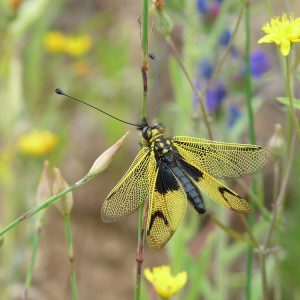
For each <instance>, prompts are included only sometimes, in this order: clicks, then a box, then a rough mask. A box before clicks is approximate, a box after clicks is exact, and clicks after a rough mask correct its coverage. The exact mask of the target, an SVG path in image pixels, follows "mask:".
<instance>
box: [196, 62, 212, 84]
mask: <svg viewBox="0 0 300 300" xmlns="http://www.w3.org/2000/svg"><path fill="white" fill-rule="evenodd" d="M197 69H198V76H199V77H203V78H204V79H206V80H209V79H210V77H211V76H212V73H213V71H214V66H213V64H212V63H210V62H209V61H208V60H206V59H205V60H202V61H201V62H200V63H199V64H198V68H197Z"/></svg>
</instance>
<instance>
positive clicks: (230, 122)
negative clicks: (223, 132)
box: [228, 104, 242, 128]
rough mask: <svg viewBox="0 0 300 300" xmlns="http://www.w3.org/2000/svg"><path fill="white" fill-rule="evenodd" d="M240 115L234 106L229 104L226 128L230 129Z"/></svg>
mask: <svg viewBox="0 0 300 300" xmlns="http://www.w3.org/2000/svg"><path fill="white" fill-rule="evenodd" d="M241 115H242V113H241V111H240V110H239V108H238V106H237V105H236V104H231V105H230V106H229V120H228V128H232V127H233V126H234V124H235V123H236V121H238V119H239V118H240V117H241Z"/></svg>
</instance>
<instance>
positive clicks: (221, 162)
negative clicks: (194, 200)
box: [173, 136, 272, 178]
mask: <svg viewBox="0 0 300 300" xmlns="http://www.w3.org/2000/svg"><path fill="white" fill-rule="evenodd" d="M173 143H174V145H175V147H176V149H177V150H178V152H179V153H180V155H181V156H182V157H184V159H185V160H186V161H188V162H189V163H191V164H192V165H194V166H197V167H198V168H201V169H202V170H203V171H205V172H207V173H208V174H210V175H212V176H214V177H218V178H228V177H239V176H241V175H247V174H253V173H255V172H257V171H258V170H259V169H261V168H262V167H264V166H265V165H266V164H267V163H268V162H269V161H270V160H271V158H272V153H271V151H270V150H269V149H265V148H262V147H260V146H256V145H248V144H235V143H222V142H215V141H210V140H205V139H199V138H194V137H187V136H175V137H174V138H173Z"/></svg>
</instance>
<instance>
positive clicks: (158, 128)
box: [142, 124, 173, 159]
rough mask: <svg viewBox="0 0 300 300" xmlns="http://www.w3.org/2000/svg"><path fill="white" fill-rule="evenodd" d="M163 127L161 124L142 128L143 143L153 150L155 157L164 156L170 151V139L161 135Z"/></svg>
mask: <svg viewBox="0 0 300 300" xmlns="http://www.w3.org/2000/svg"><path fill="white" fill-rule="evenodd" d="M163 133H164V127H163V126H162V125H161V124H156V125H154V126H148V125H146V126H145V127H143V128H142V135H143V145H144V146H146V147H149V148H151V149H152V151H154V153H155V157H156V159H159V158H162V157H163V156H166V154H167V153H170V152H172V150H173V148H172V140H171V139H170V138H166V137H164V135H163Z"/></svg>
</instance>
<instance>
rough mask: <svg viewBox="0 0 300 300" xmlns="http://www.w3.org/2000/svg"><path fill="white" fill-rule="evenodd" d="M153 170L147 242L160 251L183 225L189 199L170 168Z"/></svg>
mask: <svg viewBox="0 0 300 300" xmlns="http://www.w3.org/2000/svg"><path fill="white" fill-rule="evenodd" d="M153 163H155V164H156V162H154V161H153ZM150 164H151V163H150ZM151 169H152V170H153V171H152V175H151V174H150V187H151V190H150V202H149V213H148V221H147V242H148V245H149V247H150V248H154V249H156V250H158V249H160V248H162V247H163V246H164V245H166V243H167V242H168V241H169V240H170V238H171V237H172V235H173V234H174V232H175V231H176V229H177V227H178V225H179V224H180V223H181V221H182V219H183V217H184V214H185V210H186V203H187V197H186V194H185V192H184V190H183V188H182V186H181V185H180V183H179V181H178V180H177V179H176V177H175V176H174V174H173V173H172V172H171V170H170V169H169V168H168V167H158V168H156V167H155V166H153V167H151Z"/></svg>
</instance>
